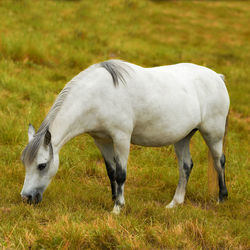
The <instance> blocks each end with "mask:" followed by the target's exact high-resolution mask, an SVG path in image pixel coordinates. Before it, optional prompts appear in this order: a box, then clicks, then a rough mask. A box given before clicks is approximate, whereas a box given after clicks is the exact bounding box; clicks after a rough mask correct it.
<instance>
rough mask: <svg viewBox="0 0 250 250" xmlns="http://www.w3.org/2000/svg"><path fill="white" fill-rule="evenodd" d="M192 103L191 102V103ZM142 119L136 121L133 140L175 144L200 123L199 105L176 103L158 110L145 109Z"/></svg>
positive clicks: (136, 141)
mask: <svg viewBox="0 0 250 250" xmlns="http://www.w3.org/2000/svg"><path fill="white" fill-rule="evenodd" d="M189 104H190V103H189ZM143 113H144V115H141V117H140V120H139V121H137V122H136V125H135V126H134V130H133V132H132V135H131V142H132V143H133V144H136V145H141V146H151V147H157V146H164V145H170V144H174V143H176V142H178V141H180V140H181V139H183V138H184V137H185V136H186V135H188V134H189V133H190V132H191V131H192V130H193V129H195V128H197V127H198V126H199V123H200V109H199V107H198V105H195V103H193V105H189V106H187V105H179V106H178V105H176V106H173V108H172V109H169V108H165V109H164V105H162V106H161V108H159V110H157V108H156V107H154V109H148V110H144V112H143Z"/></svg>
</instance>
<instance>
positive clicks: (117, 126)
mask: <svg viewBox="0 0 250 250" xmlns="http://www.w3.org/2000/svg"><path fill="white" fill-rule="evenodd" d="M228 111H229V96H228V92H227V89H226V86H225V83H224V78H223V76H222V75H220V74H217V73H216V72H214V71H212V70H211V69H208V68H206V67H202V66H198V65H194V64H190V63H180V64H176V65H170V66H162V67H154V68H143V67H140V66H137V65H135V64H131V63H128V62H124V61H120V60H110V61H106V62H102V63H99V64H95V65H92V66H90V67H89V68H87V69H86V70H84V71H82V72H81V73H79V74H78V75H77V76H75V77H74V78H73V79H72V80H71V81H70V82H69V83H68V84H67V85H66V86H65V87H64V89H63V90H62V91H61V92H60V94H59V95H58V97H57V99H56V100H55V103H54V104H53V106H52V108H51V109H50V111H49V113H48V114H47V116H46V117H45V119H44V121H43V122H42V124H41V126H40V128H39V129H38V131H37V132H35V129H34V128H33V126H32V125H30V126H29V129H28V138H29V143H28V145H27V146H26V147H25V149H24V151H23V153H22V161H23V164H24V165H25V169H26V175H25V180H24V185H23V189H22V192H21V196H22V197H23V199H24V200H26V201H28V202H30V203H32V202H34V203H38V202H40V201H41V200H42V195H43V192H44V190H45V189H46V188H47V186H48V185H49V183H50V181H51V179H52V177H53V176H54V175H55V174H56V172H57V170H58V166H59V151H60V149H61V147H62V146H63V145H64V144H65V143H66V142H67V141H69V140H70V139H72V138H73V137H75V136H77V135H79V134H82V133H87V134H89V135H90V136H92V137H93V138H94V141H95V144H96V146H97V147H98V148H99V150H100V152H101V154H102V156H103V158H104V161H105V165H106V169H107V174H108V176H109V179H110V183H111V190H112V199H113V200H114V208H113V212H114V213H116V214H118V213H119V212H120V209H121V207H122V206H123V205H124V204H125V200H124V184H125V180H126V171H127V161H128V155H129V148H130V143H132V144H136V145H142V146H150V147H160V146H165V145H170V144H174V147H175V152H176V155H177V158H178V164H179V182H178V185H177V189H176V191H175V194H174V197H173V199H172V201H171V202H170V203H169V204H168V205H167V207H168V208H172V207H174V206H176V205H178V204H181V203H183V201H184V196H185V192H186V185H187V182H188V178H189V175H190V173H191V170H192V167H193V162H192V159H191V155H190V151H189V143H190V139H191V137H192V136H193V135H194V133H195V131H197V130H199V131H200V133H201V134H202V136H203V138H204V140H205V142H206V144H207V146H208V148H209V150H210V152H211V154H212V157H213V163H214V168H215V169H216V171H217V173H218V180H219V201H223V200H224V199H225V198H226V197H227V195H228V193H227V188H226V183H225V156H224V154H223V137H224V134H225V127H226V120H227V115H228Z"/></svg>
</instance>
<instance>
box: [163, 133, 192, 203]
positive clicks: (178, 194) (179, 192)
mask: <svg viewBox="0 0 250 250" xmlns="http://www.w3.org/2000/svg"><path fill="white" fill-rule="evenodd" d="M195 131H196V130H193V131H192V132H191V133H190V134H189V135H187V136H186V137H185V138H184V139H182V140H181V141H179V142H177V143H176V144H175V145H174V147H175V152H176V155H177V158H178V164H179V182H178V186H177V188H176V191H175V194H174V197H173V199H172V201H171V202H170V203H169V204H168V205H167V206H166V208H173V207H175V206H176V205H178V204H182V203H183V202H184V197H185V193H186V186H187V182H188V179H189V175H190V173H191V170H192V168H193V161H192V158H191V155H190V150H189V143H190V139H191V137H192V136H193V135H194V133H195Z"/></svg>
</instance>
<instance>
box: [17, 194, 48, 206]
mask: <svg viewBox="0 0 250 250" xmlns="http://www.w3.org/2000/svg"><path fill="white" fill-rule="evenodd" d="M42 198H43V197H42V194H41V193H40V192H36V193H34V194H32V195H22V201H23V202H25V203H28V204H38V203H39V202H41V201H42Z"/></svg>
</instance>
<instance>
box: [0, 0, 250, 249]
mask: <svg viewBox="0 0 250 250" xmlns="http://www.w3.org/2000/svg"><path fill="white" fill-rule="evenodd" d="M249 20H250V5H249V3H248V2H247V1H224V2H220V1H196V2H191V1H183V2H182V1H160V0H159V1H156V0H155V1H149V0H148V1H147V0H140V1H136V0H109V1H98V0H92V1H76V0H75V1H73V0H72V1H62V0H61V1H59V0H58V1H42V0H40V1H32V0H27V1H26V0H25V1H22V0H19V1H0V162H1V165H0V168H1V171H0V247H1V248H3V249H28V248H31V249H56V248H58V249H79V248H82V249H85V248H95V249H160V248H166V249H176V248H186V249H201V248H204V249H250V230H249V228H250V213H249V211H250V199H249V197H250V194H249V191H250V181H249V170H250V163H249V152H250V147H249V134H250V125H249V122H250V114H249V100H250V80H249V75H250V67H249V62H250V30H249ZM110 58H120V59H123V60H127V61H130V62H133V63H136V64H139V65H142V66H147V67H151V66H157V65H166V64H173V63H178V62H192V63H197V64H200V65H204V66H207V67H210V68H212V69H213V70H215V71H216V72H219V73H223V74H224V75H225V76H226V84H227V88H228V91H229V95H230V99H231V111H230V118H229V131H228V137H227V148H226V151H225V154H226V157H227V164H226V181H227V186H228V191H229V199H228V201H226V202H225V203H223V204H221V205H217V204H216V201H215V200H214V199H212V198H211V197H210V196H209V195H208V188H207V165H208V164H207V148H206V146H205V144H204V142H203V140H202V138H201V136H200V135H199V133H197V134H196V135H195V136H194V138H193V139H192V144H191V152H192V157H193V161H194V169H193V172H192V174H191V176H190V180H189V185H188V189H187V194H186V200H185V203H184V205H183V206H180V207H178V208H175V209H172V210H167V209H166V208H165V206H166V205H167V203H168V202H170V201H171V198H172V196H173V194H174V191H175V188H176V185H177V182H178V168H177V161H176V157H175V154H174V150H173V147H172V146H171V147H162V148H143V147H139V146H131V153H130V158H129V163H128V176H127V182H126V187H125V190H126V192H125V198H126V206H125V208H124V210H123V211H122V213H121V214H120V215H119V216H115V215H113V214H111V213H110V211H111V210H112V206H113V204H112V201H111V194H110V187H109V180H108V177H107V175H106V170H105V167H104V162H103V160H102V158H101V155H100V153H99V151H98V150H97V148H96V147H95V145H94V143H93V140H92V139H91V138H90V137H89V136H86V135H82V136H79V137H77V138H75V139H73V140H72V141H70V142H69V143H68V144H67V145H65V146H64V148H63V149H62V151H61V153H60V162H61V164H60V169H59V171H58V173H57V175H56V176H55V178H54V179H53V181H52V183H51V185H50V186H49V187H48V189H47V191H46V192H45V194H44V199H43V201H42V203H40V204H39V205H37V206H33V205H27V204H24V203H22V202H21V198H20V194H19V193H20V191H21V188H22V185H23V180H24V174H25V170H24V167H23V166H22V164H21V161H20V155H21V152H22V150H23V148H24V146H25V145H26V143H27V128H28V123H29V122H32V124H33V125H34V126H35V127H36V128H38V127H39V125H40V124H41V122H42V121H43V118H44V117H45V115H46V113H47V112H48V110H49V108H50V107H51V105H52V103H53V100H54V99H55V97H56V96H57V94H58V93H59V92H60V90H61V89H62V88H63V86H64V85H65V84H66V82H67V81H69V80H70V79H71V78H72V77H73V76H74V75H76V74H77V73H78V72H80V71H81V70H83V69H85V68H86V67H88V66H89V65H91V64H93V63H96V62H100V61H104V60H107V59H110Z"/></svg>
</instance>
